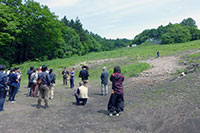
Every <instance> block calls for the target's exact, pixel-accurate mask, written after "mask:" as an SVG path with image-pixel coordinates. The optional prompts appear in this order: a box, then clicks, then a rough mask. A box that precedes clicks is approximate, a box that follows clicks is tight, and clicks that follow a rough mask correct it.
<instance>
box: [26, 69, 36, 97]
mask: <svg viewBox="0 0 200 133" xmlns="http://www.w3.org/2000/svg"><path fill="white" fill-rule="evenodd" d="M33 69H34V67H33V66H31V67H30V69H29V70H28V71H27V75H28V96H30V95H31V86H32V83H31V82H30V78H31V74H32V73H33Z"/></svg>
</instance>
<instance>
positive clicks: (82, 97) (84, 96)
mask: <svg viewBox="0 0 200 133" xmlns="http://www.w3.org/2000/svg"><path fill="white" fill-rule="evenodd" d="M75 98H76V104H77V105H85V104H86V103H87V100H88V88H87V87H85V86H84V83H83V82H80V83H79V88H77V90H76V93H75ZM80 102H81V103H80Z"/></svg>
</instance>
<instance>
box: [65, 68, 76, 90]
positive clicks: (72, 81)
mask: <svg viewBox="0 0 200 133" xmlns="http://www.w3.org/2000/svg"><path fill="white" fill-rule="evenodd" d="M62 75H63V85H66V87H67V81H68V80H70V88H74V75H75V69H74V68H72V70H71V72H70V73H69V72H68V71H67V68H66V67H65V68H64V70H63V71H62Z"/></svg>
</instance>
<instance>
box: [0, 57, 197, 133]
mask: <svg viewBox="0 0 200 133" xmlns="http://www.w3.org/2000/svg"><path fill="white" fill-rule="evenodd" d="M179 59H180V56H168V57H161V58H156V59H150V60H147V61H144V62H147V63H149V64H151V65H152V66H153V67H152V69H149V70H147V71H145V72H143V73H142V74H141V75H140V76H139V77H133V78H129V79H126V81H125V83H124V88H125V111H124V113H122V114H121V115H120V117H109V116H108V115H107V103H108V100H109V95H108V96H100V95H99V94H100V82H99V81H94V80H92V81H90V83H89V97H90V98H89V101H88V103H87V104H86V106H76V105H74V101H75V99H74V96H72V94H73V90H72V89H70V88H65V87H64V86H63V85H62V82H61V81H57V83H56V84H57V85H56V89H55V99H54V100H50V101H49V106H50V108H49V109H44V108H40V109H37V108H36V103H37V98H32V97H26V87H25V86H22V87H21V89H20V92H19V93H18V95H17V97H16V100H17V102H16V103H15V104H11V103H8V102H6V104H5V111H4V112H2V113H0V133H36V132H41V133H42V132H45V133H46V132H48V133H54V132H56V133H65V132H67V133H96V132H97V133H102V132H106V133H150V132H152V133H158V132H163V133H165V132H166V133H167V132H174V133H190V132H191V133H195V132H196V133H198V131H200V127H199V126H198V125H199V124H200V110H199V109H200V106H199V105H200V104H199V103H195V100H194V101H193V100H192V98H198V96H199V95H200V92H199V91H197V90H198V89H199V80H200V76H199V75H200V73H199V72H198V73H195V74H192V75H190V76H187V77H186V78H183V79H179V80H177V81H176V82H174V83H171V78H172V77H173V76H171V74H172V73H174V72H176V70H177V69H180V68H182V66H181V65H179V63H178V62H179ZM108 61H109V60H108ZM102 62H103V61H102ZM77 83H78V81H76V84H77ZM76 87H77V86H76ZM110 93H111V84H109V94H110ZM196 101H197V100H196Z"/></svg>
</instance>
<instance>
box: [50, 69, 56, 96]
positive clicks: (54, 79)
mask: <svg viewBox="0 0 200 133" xmlns="http://www.w3.org/2000/svg"><path fill="white" fill-rule="evenodd" d="M49 76H50V79H51V83H50V87H49V89H50V92H49V96H50V97H49V99H53V98H54V89H55V84H56V75H55V74H54V72H53V69H50V70H49Z"/></svg>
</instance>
